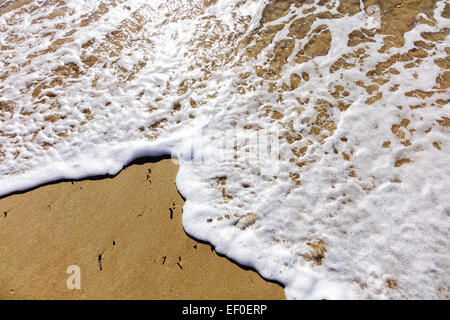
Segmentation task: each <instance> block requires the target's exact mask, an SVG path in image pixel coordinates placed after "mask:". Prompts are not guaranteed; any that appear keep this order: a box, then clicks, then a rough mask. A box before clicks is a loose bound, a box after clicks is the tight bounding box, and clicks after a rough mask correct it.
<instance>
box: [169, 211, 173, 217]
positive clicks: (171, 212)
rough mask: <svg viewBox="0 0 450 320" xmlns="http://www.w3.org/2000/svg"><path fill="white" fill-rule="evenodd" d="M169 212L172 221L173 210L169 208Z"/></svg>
mask: <svg viewBox="0 0 450 320" xmlns="http://www.w3.org/2000/svg"><path fill="white" fill-rule="evenodd" d="M169 211H170V219H173V209H172V208H169Z"/></svg>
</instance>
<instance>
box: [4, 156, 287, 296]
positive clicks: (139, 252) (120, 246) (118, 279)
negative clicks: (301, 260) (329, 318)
mask: <svg viewBox="0 0 450 320" xmlns="http://www.w3.org/2000/svg"><path fill="white" fill-rule="evenodd" d="M177 170H178V167H177V165H176V164H175V163H174V162H172V160H170V159H163V160H161V161H157V162H146V163H142V162H138V163H135V164H133V165H130V166H129V167H127V168H125V169H124V170H123V171H122V172H121V173H119V174H118V175H117V176H115V177H113V178H100V177H99V178H92V179H88V180H83V181H75V182H71V181H66V182H58V183H55V184H49V185H46V186H42V187H39V188H36V189H34V190H31V191H27V192H24V193H20V194H14V195H10V196H7V197H4V198H2V199H0V211H1V216H0V243H1V244H2V245H1V246H0V274H1V277H0V299H284V290H283V288H282V287H281V286H280V285H278V284H275V283H272V282H268V281H265V280H264V279H262V278H261V277H260V276H259V275H258V274H257V273H256V272H254V271H252V270H246V269H244V268H242V267H240V266H238V265H236V264H235V263H233V262H231V261H230V260H228V259H227V258H225V257H221V256H219V255H218V254H217V253H215V251H214V249H213V248H212V247H211V246H210V245H208V244H204V243H200V242H198V241H196V240H195V239H192V238H190V237H189V236H188V235H186V233H185V232H184V230H183V227H182V223H181V217H182V211H183V199H182V197H181V196H180V195H179V193H178V191H177V188H176V185H175V177H176V173H177ZM72 265H75V266H78V267H79V270H80V273H81V274H80V287H81V288H80V289H68V287H67V279H68V277H69V276H71V274H69V273H66V271H67V268H68V267H69V266H72Z"/></svg>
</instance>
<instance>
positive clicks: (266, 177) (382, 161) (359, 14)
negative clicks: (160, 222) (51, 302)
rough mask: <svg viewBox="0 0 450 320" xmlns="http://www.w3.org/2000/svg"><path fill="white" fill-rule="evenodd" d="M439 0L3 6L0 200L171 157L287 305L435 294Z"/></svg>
mask: <svg viewBox="0 0 450 320" xmlns="http://www.w3.org/2000/svg"><path fill="white" fill-rule="evenodd" d="M449 18H450V4H449V2H448V1H431V0H430V1H419V0H411V1H408V0H405V1H400V0H390V1H355V0H346V1H344V0H342V1H322V0H316V1H312V0H310V1H308V0H305V1H262V0H252V1H238V0H217V1H212V0H209V1H207V0H205V1H200V0H198V1H188V0H181V1H180V0H176V1H175V0H173V1H162V0H160V1H151V2H150V3H149V2H148V1H143V0H134V1H126V0H108V1H93V0H84V1H63V0H48V1H30V0H28V1H27V0H22V1H19V0H17V1H8V0H6V1H1V0H0V46H1V53H0V55H1V59H0V79H1V82H0V194H3V195H4V194H7V193H10V192H12V191H16V190H23V189H26V188H29V187H32V186H35V185H37V184H40V183H44V182H47V181H51V180H56V179H60V178H80V177H85V176H89V175H97V174H105V173H110V174H114V173H117V172H118V171H119V170H120V169H121V168H122V167H123V165H124V164H126V163H127V162H129V161H131V160H132V159H134V158H135V157H138V156H143V155H160V154H172V155H173V156H174V157H175V158H177V159H178V161H179V162H180V172H179V174H178V177H177V185H178V188H179V190H180V191H181V192H182V194H183V195H184V196H185V197H186V199H187V201H186V204H185V208H184V216H183V224H184V226H185V229H186V231H187V232H188V233H190V234H192V235H194V236H196V237H198V238H201V239H204V240H207V241H210V242H211V243H212V244H214V245H215V246H216V249H217V251H218V252H221V253H223V254H226V255H227V256H229V257H230V258H233V259H235V260H237V261H238V262H240V263H242V264H245V265H249V266H252V267H255V268H256V269H257V270H258V271H259V272H260V273H261V274H262V275H263V276H265V277H268V278H271V279H274V280H277V281H281V282H282V283H284V284H285V286H286V294H287V297H288V298H296V299H300V298H374V299H380V298H381V299H382V298H430V299H448V298H449V285H450V283H449V277H448V274H449V271H450V260H449V259H450V258H449V257H450V255H449V253H450V249H449V227H450V225H449V222H448V221H449V219H448V218H449V215H450V205H449V204H450V201H449V200H450V199H449V198H450V196H449V194H448V190H449V187H450V168H449V166H448V163H449V161H450V156H449V154H450V153H449V148H450V138H449V134H450V106H449V101H450V94H449V90H448V88H449V85H450V71H448V69H449V64H450V57H449V54H450V45H449V43H450V42H449V31H450V20H449Z"/></svg>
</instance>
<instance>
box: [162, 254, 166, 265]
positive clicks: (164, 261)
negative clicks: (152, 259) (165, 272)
mask: <svg viewBox="0 0 450 320" xmlns="http://www.w3.org/2000/svg"><path fill="white" fill-rule="evenodd" d="M162 258H163V261H162V264H164V263H166V257H165V256H164V257H162Z"/></svg>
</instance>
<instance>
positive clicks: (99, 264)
mask: <svg viewBox="0 0 450 320" xmlns="http://www.w3.org/2000/svg"><path fill="white" fill-rule="evenodd" d="M98 267H99V268H100V271H102V269H103V267H102V254H101V253H100V254H99V255H98Z"/></svg>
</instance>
